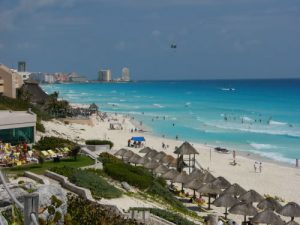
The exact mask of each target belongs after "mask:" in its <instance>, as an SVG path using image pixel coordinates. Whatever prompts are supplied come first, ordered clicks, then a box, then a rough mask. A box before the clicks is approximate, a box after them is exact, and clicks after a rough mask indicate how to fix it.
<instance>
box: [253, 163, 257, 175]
mask: <svg viewBox="0 0 300 225" xmlns="http://www.w3.org/2000/svg"><path fill="white" fill-rule="evenodd" d="M256 163H257V162H256V161H255V163H254V172H255V173H256Z"/></svg>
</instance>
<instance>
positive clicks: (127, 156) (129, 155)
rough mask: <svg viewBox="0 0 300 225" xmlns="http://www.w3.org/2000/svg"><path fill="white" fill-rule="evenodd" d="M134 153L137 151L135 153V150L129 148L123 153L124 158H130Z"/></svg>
mask: <svg viewBox="0 0 300 225" xmlns="http://www.w3.org/2000/svg"><path fill="white" fill-rule="evenodd" d="M134 154H135V153H134V152H133V151H131V150H127V152H125V153H124V154H123V158H127V159H129V158H130V157H132V156H133V155H134Z"/></svg>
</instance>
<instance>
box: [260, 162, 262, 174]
mask: <svg viewBox="0 0 300 225" xmlns="http://www.w3.org/2000/svg"><path fill="white" fill-rule="evenodd" d="M261 170H262V163H261V162H260V163H259V172H260V173H261Z"/></svg>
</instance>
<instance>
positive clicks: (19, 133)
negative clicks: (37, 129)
mask: <svg viewBox="0 0 300 225" xmlns="http://www.w3.org/2000/svg"><path fill="white" fill-rule="evenodd" d="M0 140H2V141H4V142H8V143H11V144H12V145H16V144H19V143H21V142H23V141H26V142H27V143H33V142H34V127H23V128H12V129H3V130H0Z"/></svg>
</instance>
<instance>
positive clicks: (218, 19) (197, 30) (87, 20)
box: [0, 0, 300, 80]
mask: <svg viewBox="0 0 300 225" xmlns="http://www.w3.org/2000/svg"><path fill="white" fill-rule="evenodd" d="M299 40H300V1H299V0H150V1H149V0H63V1H62V0H14V1H11V0H1V1H0V63H4V64H7V65H8V66H10V67H11V66H14V67H16V64H17V61H19V60H25V61H26V62H27V67H28V70H30V71H42V72H47V71H48V72H60V71H61V72H71V71H77V72H79V73H81V74H83V75H86V76H88V77H89V78H90V79H93V78H94V79H95V78H96V77H97V72H98V70H99V69H105V68H111V69H112V71H113V76H114V77H117V76H119V75H120V73H121V69H122V67H124V66H126V67H129V68H130V71H131V74H132V77H133V78H134V79H137V80H142V79H208V78H211V79H224V78H225V79H226V78H300V41H299ZM172 43H176V44H177V46H178V47H177V49H171V48H170V45H171V44H172Z"/></svg>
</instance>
